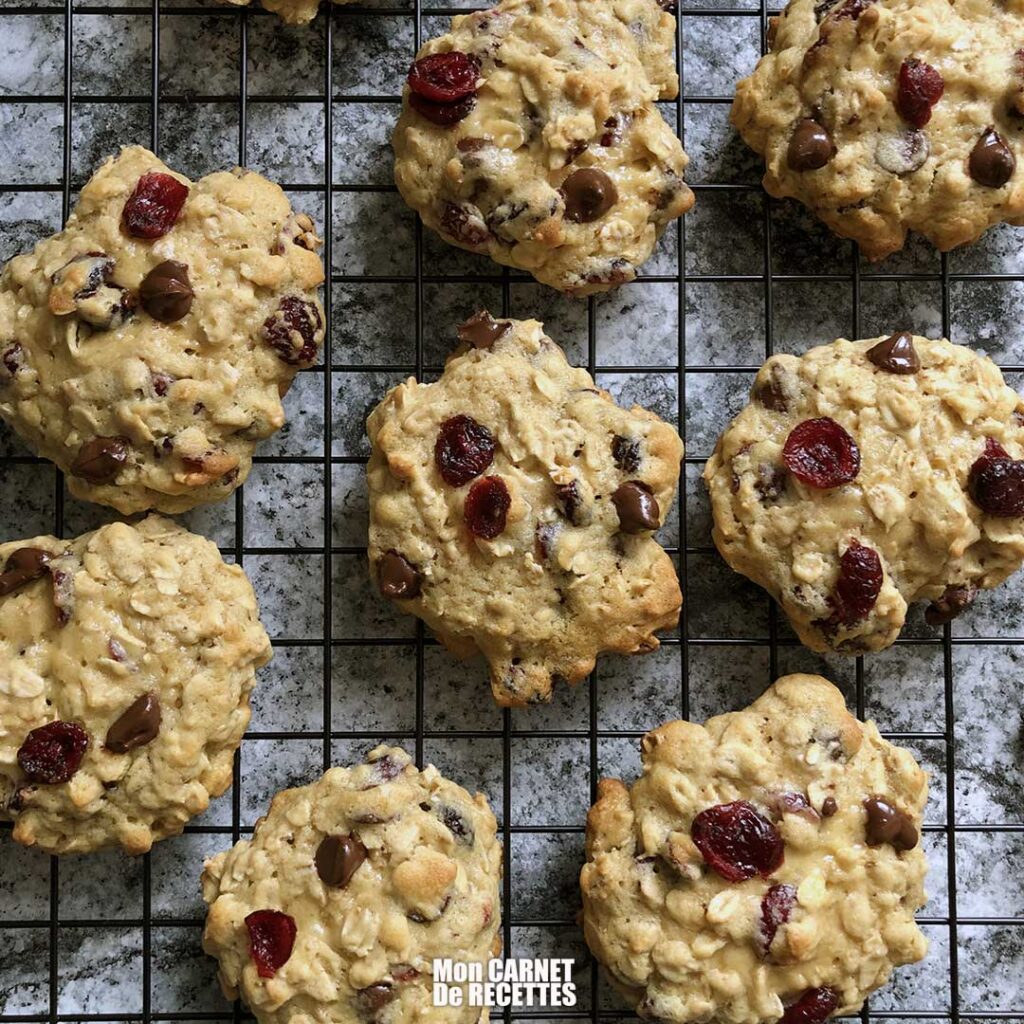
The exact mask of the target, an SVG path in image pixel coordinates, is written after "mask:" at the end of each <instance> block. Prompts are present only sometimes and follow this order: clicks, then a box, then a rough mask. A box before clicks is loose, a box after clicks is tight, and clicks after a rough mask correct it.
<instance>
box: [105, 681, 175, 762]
mask: <svg viewBox="0 0 1024 1024" xmlns="http://www.w3.org/2000/svg"><path fill="white" fill-rule="evenodd" d="M161 718H162V715H161V712H160V698H159V697H157V695H156V694H155V693H144V694H143V695H142V696H141V697H139V698H138V699H137V700H136V701H134V702H133V703H132V704H131V705H130V706H129V707H128V709H127V710H126V711H125V712H124V713H123V714H122V715H121V717H120V718H118V720H117V721H116V722H114V724H113V725H112V726H111V727H110V728H109V729H108V730H107V739H106V747H107V749H108V750H112V751H113V752H114V753H115V754H127V753H128V751H129V750H135V748H136V747H143V746H145V745H146V744H147V743H151V742H152V741H153V740H154V739H156V737H157V734H158V733H159V732H160V721H161Z"/></svg>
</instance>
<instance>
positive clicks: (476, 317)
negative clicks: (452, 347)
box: [459, 309, 512, 349]
mask: <svg viewBox="0 0 1024 1024" xmlns="http://www.w3.org/2000/svg"><path fill="white" fill-rule="evenodd" d="M510 330H512V325H511V324H510V323H509V322H508V321H507V320H495V319H494V317H493V316H491V314H490V313H488V312H487V310H486V309H481V310H480V311H479V312H478V313H474V314H473V315H472V316H471V317H470V318H469V319H468V320H467V321H466V322H465V323H464V324H462V325H461V326H460V327H459V341H461V342H462V343H463V344H465V345H472V346H473V348H481V349H489V348H491V346H492V345H493V344H494V343H495V342H496V341H497V340H498V339H499V338H502V337H504V336H505V335H506V334H508V332H509V331H510Z"/></svg>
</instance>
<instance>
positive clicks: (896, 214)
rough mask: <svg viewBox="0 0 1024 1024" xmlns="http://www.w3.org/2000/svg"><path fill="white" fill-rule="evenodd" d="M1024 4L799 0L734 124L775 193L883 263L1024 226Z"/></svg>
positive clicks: (740, 102) (1012, 0) (741, 92)
mask: <svg viewBox="0 0 1024 1024" xmlns="http://www.w3.org/2000/svg"><path fill="white" fill-rule="evenodd" d="M1022 15H1024V4H1022V3H1021V0H1009V2H1007V3H992V2H988V0H825V2H824V3H822V2H819V0H791V2H790V3H789V5H788V6H787V7H786V9H785V11H784V12H783V13H782V15H781V16H779V17H777V18H773V19H772V23H771V27H770V32H769V39H770V50H769V52H768V53H767V54H766V55H765V56H764V57H762V58H761V60H760V62H759V63H758V65H757V69H756V70H755V71H754V73H753V74H752V75H751V76H750V77H749V78H745V79H744V80H743V81H741V82H740V83H739V85H738V86H737V88H736V100H735V103H734V105H733V109H732V121H733V124H734V125H735V126H736V127H737V128H738V129H739V132H740V134H741V135H742V136H743V138H744V139H745V140H746V142H747V143H748V144H749V145H750V146H751V148H753V149H754V150H756V151H757V152H758V153H760V154H761V155H762V156H763V157H764V158H765V163H766V165H767V170H766V173H765V177H764V186H765V188H766V189H767V190H768V191H769V192H770V193H771V194H772V195H773V196H791V197H793V198H795V199H799V200H800V202H802V203H804V204H805V205H807V206H808V207H809V208H810V209H811V210H812V211H813V212H814V213H815V214H817V216H818V217H820V218H821V219H822V220H823V221H824V222H825V223H826V224H827V225H828V226H829V227H830V228H831V229H832V230H833V231H835V232H836V233H837V234H839V235H842V236H843V237H844V238H852V239H854V240H855V241H856V242H857V243H858V244H859V245H860V248H861V251H862V252H863V253H864V254H865V255H866V256H867V257H868V258H869V259H872V260H879V259H882V258H883V257H885V256H888V255H889V254H890V253H892V252H895V251H896V250H897V249H900V248H902V246H903V244H904V242H905V240H906V236H907V232H908V231H917V232H920V233H921V234H922V235H924V236H925V237H926V238H927V239H928V240H929V241H931V242H932V243H933V244H935V245H936V246H938V248H939V249H942V250H943V251H945V250H947V249H952V248H953V247H954V246H957V245H963V244H964V243H966V242H972V241H974V240H975V239H976V238H978V236H979V235H981V234H982V232H984V231H985V230H986V229H987V228H989V227H990V226H991V225H993V224H998V223H999V222H1001V221H1005V222H1007V223H1009V224H1016V225H1021V224H1024V175H1022V174H1021V173H1020V172H1018V170H1017V153H1018V152H1019V151H1020V150H1021V145H1022V136H1021V132H1022V130H1024V17H1022Z"/></svg>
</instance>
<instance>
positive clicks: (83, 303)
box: [0, 146, 323, 513]
mask: <svg viewBox="0 0 1024 1024" xmlns="http://www.w3.org/2000/svg"><path fill="white" fill-rule="evenodd" d="M152 175H159V176H160V177H152ZM182 199H183V200H184V202H183V205H182V206H181V209H180V212H179V213H178V215H177V217H176V218H175V217H174V214H173V205H174V201H175V200H177V201H180V200H182ZM167 210H170V211H171V212H170V213H169V214H166V215H165V213H166V211H167ZM143 233H145V237H140V236H141V234H143ZM319 244H320V240H319V239H318V238H317V237H316V234H315V233H314V231H313V224H312V222H311V221H310V220H309V218H308V217H305V216H304V215H302V214H295V213H293V212H292V210H291V207H290V205H289V203H288V200H287V198H286V197H285V194H284V193H283V192H282V191H281V189H280V188H278V186H277V185H274V184H272V183H271V182H269V181H267V180H266V179H265V178H261V177H260V176H259V175H258V174H255V173H253V172H251V171H243V170H240V169H239V170H235V171H233V172H227V171H222V172H218V173H216V174H211V175H209V176H208V177H205V178H203V179H201V180H200V181H198V182H190V181H189V180H188V179H187V178H185V177H184V176H182V175H180V174H176V173H174V172H172V171H169V170H168V168H167V167H166V166H165V165H164V164H162V163H161V162H160V161H159V160H158V159H157V158H156V157H155V156H153V154H152V153H150V152H148V151H147V150H145V149H142V148H141V147H139V146H129V147H127V148H125V149H122V150H121V153H120V155H119V156H117V157H116V158H112V159H110V160H108V161H107V162H106V163H105V164H104V165H103V166H102V167H101V168H100V169H99V170H98V171H97V172H96V174H95V175H93V177H92V178H91V179H90V180H89V182H88V184H86V186H85V187H84V188H83V189H82V193H81V196H80V198H79V201H78V205H77V207H76V208H75V211H74V213H72V215H71V217H70V219H69V220H68V224H67V227H66V228H65V229H64V230H63V231H62V232H61V233H60V234H58V235H54V236H53V237H52V238H49V239H46V240H45V241H42V242H40V243H38V244H37V245H36V247H35V249H34V250H33V252H31V253H28V254H26V255H23V256H18V257H16V258H15V259H13V260H11V261H10V262H9V263H8V264H7V266H6V267H5V268H4V271H3V274H2V276H0V416H2V417H3V419H5V420H6V421H7V423H8V424H9V425H10V426H11V427H13V428H14V430H15V431H17V433H18V434H19V435H20V436H21V437H22V438H23V439H24V440H25V442H26V443H27V444H28V445H29V446H30V447H32V448H33V449H34V450H36V451H37V452H38V453H39V454H41V455H44V456H45V457H46V458H48V459H50V460H52V461H53V462H55V463H57V465H58V466H59V467H60V468H61V469H62V470H64V471H65V472H66V473H67V474H68V486H69V488H70V490H71V493H72V494H74V495H75V496H76V497H79V498H86V499H88V500H90V501H97V502H100V503H102V504H104V505H113V506H114V508H116V509H118V510H120V511H121V512H124V513H131V512H138V511H141V510H144V509H159V510H160V511H162V512H183V511H185V510H186V509H189V508H192V507H193V506H195V505H199V504H203V503H205V502H210V501H218V500H220V499H222V498H224V497H226V496H227V495H229V494H230V493H231V492H232V491H233V490H234V489H235V488H236V487H238V486H239V485H240V484H241V483H242V482H243V481H244V480H245V478H246V476H248V474H249V469H250V467H251V465H252V454H253V449H254V448H255V446H256V443H257V441H259V440H261V439H262V438H265V437H269V436H270V435H271V434H272V433H273V432H274V431H275V430H277V429H278V428H280V427H281V426H282V424H283V423H284V410H283V408H282V406H281V396H282V395H284V393H285V392H286V391H287V390H288V388H289V386H290V384H291V382H292V379H293V378H294V376H295V374H296V372H297V371H298V369H299V367H300V366H303V365H308V364H310V363H312V362H313V361H314V360H315V358H316V352H317V348H318V346H319V344H320V342H321V340H322V339H323V311H322V309H321V307H320V304H319V302H318V301H317V298H316V288H317V285H319V284H320V282H321V281H322V280H323V267H322V265H321V263H320V257H319V256H317V254H316V251H315V250H316V248H317V246H318V245H319ZM182 265H184V268H185V269H182Z"/></svg>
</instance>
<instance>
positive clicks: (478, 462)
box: [434, 416, 497, 487]
mask: <svg viewBox="0 0 1024 1024" xmlns="http://www.w3.org/2000/svg"><path fill="white" fill-rule="evenodd" d="M496 447H497V443H496V442H495V440H494V435H493V434H492V433H491V432H490V431H489V430H488V429H487V428H486V427H485V426H484V425H483V424H482V423H477V421H476V420H475V419H473V417H472V416H452V417H451V418H450V419H447V420H445V421H444V423H442V424H441V430H440V432H439V433H438V435H437V441H436V442H435V443H434V462H435V463H436V464H437V469H438V472H439V473H440V474H441V477H442V479H443V480H444V482H445V483H446V484H450V485H451V486H452V487H461V486H462V485H463V484H466V483H469V481H470V480H472V479H473V478H474V477H477V476H479V475H480V474H481V473H482V472H483V471H484V470H485V469H486V468H487V467H488V466H489V465H490V464H491V462H492V461H493V460H494V450H495V448H496Z"/></svg>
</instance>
